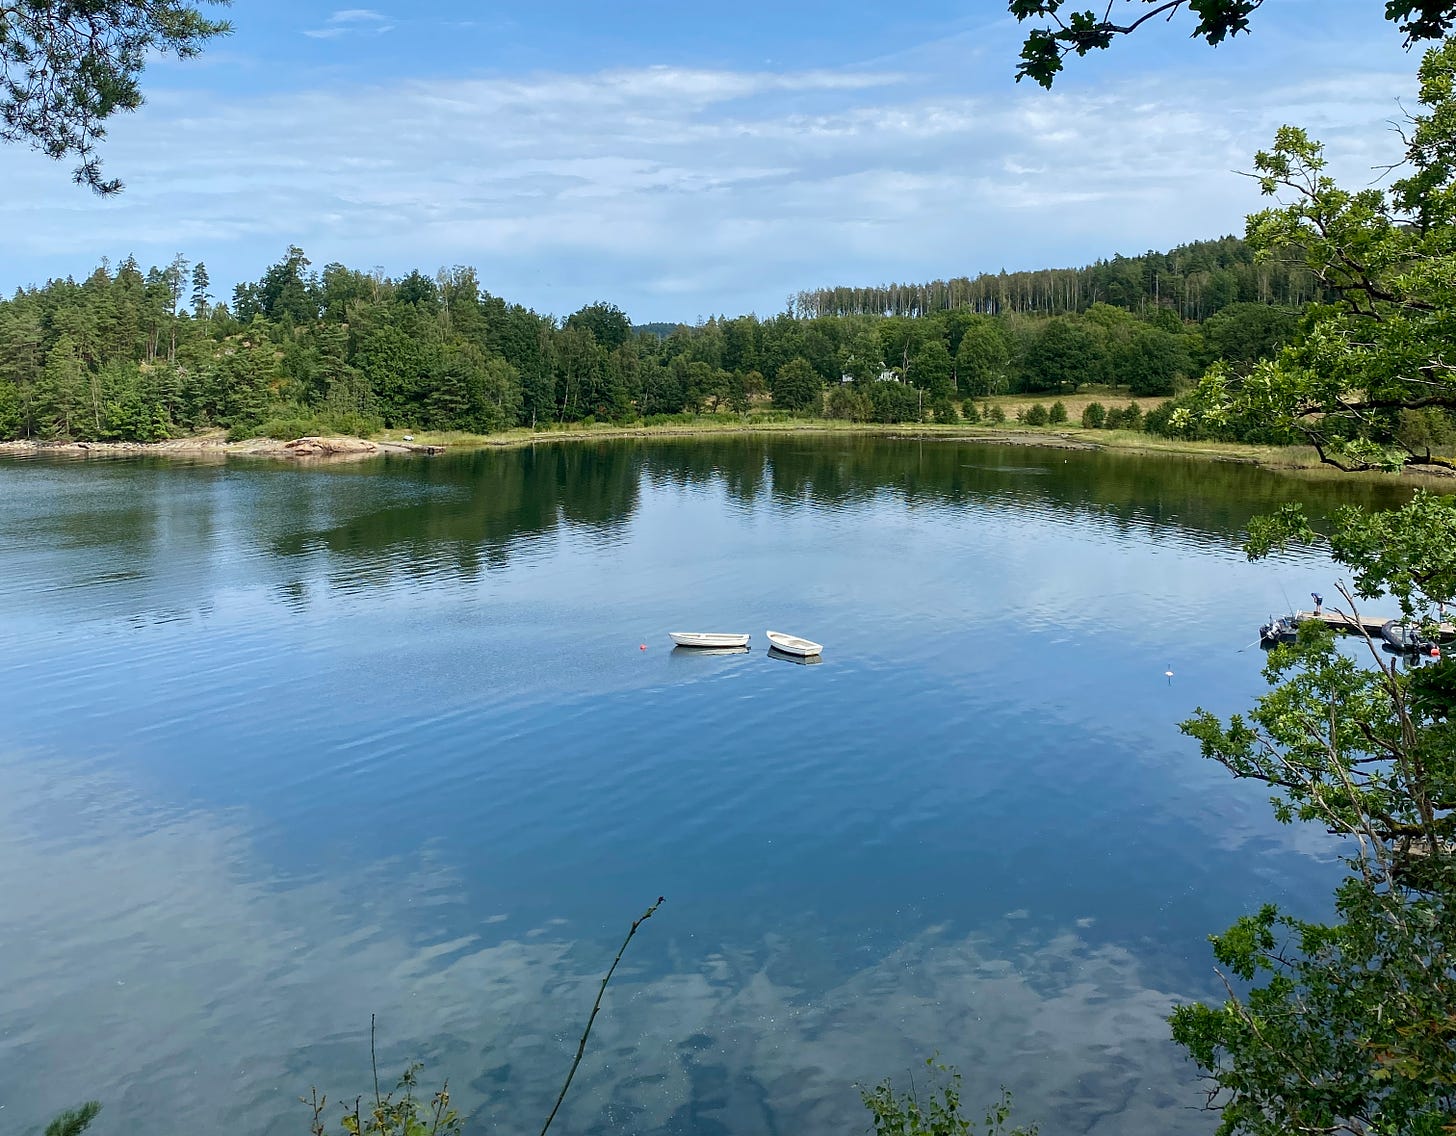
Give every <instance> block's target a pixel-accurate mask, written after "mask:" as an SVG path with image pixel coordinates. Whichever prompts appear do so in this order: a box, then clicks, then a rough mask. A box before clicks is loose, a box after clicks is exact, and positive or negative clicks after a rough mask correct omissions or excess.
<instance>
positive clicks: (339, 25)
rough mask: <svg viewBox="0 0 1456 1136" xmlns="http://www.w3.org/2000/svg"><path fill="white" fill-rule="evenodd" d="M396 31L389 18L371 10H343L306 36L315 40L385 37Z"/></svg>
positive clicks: (306, 32)
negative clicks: (348, 37) (387, 33)
mask: <svg viewBox="0 0 1456 1136" xmlns="http://www.w3.org/2000/svg"><path fill="white" fill-rule="evenodd" d="M393 30H394V24H393V23H391V22H390V20H389V17H387V16H383V15H381V14H380V13H378V12H375V11H373V10H372V9H369V8H343V9H340V10H339V11H337V12H335V13H333V15H331V16H330V17H329V18H328V19H327V20H325V21H324V26H323V27H321V28H311V29H306V30H305V31H304V33H303V34H304V35H306V36H309V37H311V38H313V39H337V38H339V37H340V36H346V35H383V34H384V33H385V32H390V31H393Z"/></svg>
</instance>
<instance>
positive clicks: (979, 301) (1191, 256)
mask: <svg viewBox="0 0 1456 1136" xmlns="http://www.w3.org/2000/svg"><path fill="white" fill-rule="evenodd" d="M1321 298H1322V297H1321V296H1320V294H1319V286H1318V283H1317V281H1316V280H1315V279H1314V277H1313V276H1312V275H1311V273H1310V272H1309V270H1308V269H1307V268H1306V267H1305V266H1304V265H1303V264H1302V263H1279V262H1275V261H1261V262H1258V263H1256V262H1255V260H1254V254H1253V252H1252V251H1251V250H1250V249H1249V247H1248V245H1246V244H1245V243H1244V242H1243V241H1242V240H1240V239H1239V238H1238V237H1222V238H1220V239H1218V240H1214V241H1194V242H1193V243H1192V244H1187V245H1179V246H1178V247H1177V248H1175V249H1173V251H1172V252H1146V253H1144V254H1143V255H1142V256H1115V257H1113V258H1112V259H1111V260H1099V261H1098V262H1097V263H1096V264H1093V265H1089V266H1088V267H1086V268H1044V269H1039V270H1037V271H1034V272H1005V271H1002V272H997V273H990V272H983V273H982V274H981V275H979V276H977V277H975V278H974V279H971V278H969V277H965V276H960V277H957V278H956V279H954V280H934V281H931V282H930V283H928V284H882V285H880V286H878V287H873V288H863V287H862V288H851V287H840V288H818V289H815V290H813V291H808V292H800V293H799V294H798V295H797V296H796V297H795V306H796V310H797V312H798V314H799V315H801V316H826V315H832V316H851V315H853V316H863V315H875V316H925V315H930V314H931V313H932V312H942V311H947V310H951V309H965V310H968V311H973V312H979V313H982V314H984V315H1006V314H1010V313H1013V312H1015V313H1019V314H1031V313H1039V314H1042V315H1058V314H1063V313H1068V312H1084V311H1086V310H1087V309H1088V308H1090V307H1092V306H1093V305H1094V304H1111V305H1112V306H1113V307H1117V308H1126V309H1127V310H1128V311H1131V312H1136V313H1139V314H1143V313H1146V312H1148V311H1152V310H1157V309H1162V308H1165V309H1167V310H1169V311H1172V312H1174V313H1176V314H1177V315H1179V316H1181V317H1182V318H1183V319H1185V320H1193V321H1201V320H1205V319H1207V318H1208V317H1209V316H1211V315H1213V314H1214V313H1215V312H1218V311H1220V310H1222V309H1223V308H1226V307H1228V306H1230V305H1231V304H1240V303H1243V304H1276V305H1283V306H1286V307H1294V308H1298V307H1303V306H1304V305H1305V304H1307V303H1309V302H1310V301H1311V300H1316V299H1321Z"/></svg>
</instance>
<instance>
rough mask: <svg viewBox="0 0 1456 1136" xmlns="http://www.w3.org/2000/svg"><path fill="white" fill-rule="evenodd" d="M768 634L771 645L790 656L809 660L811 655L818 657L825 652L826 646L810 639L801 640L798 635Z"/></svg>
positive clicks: (780, 632)
mask: <svg viewBox="0 0 1456 1136" xmlns="http://www.w3.org/2000/svg"><path fill="white" fill-rule="evenodd" d="M767 634H768V641H769V642H770V643H772V644H773V645H774V646H775V647H777V648H778V649H779V650H780V651H784V652H787V653H788V654H790V655H799V656H801V657H803V658H808V657H809V656H810V655H817V654H819V653H820V652H821V651H823V650H824V644H822V643H815V642H813V641H811V640H809V639H800V638H799V637H798V636H797V635H785V634H784V633H783V632H782V631H770V632H768V633H767Z"/></svg>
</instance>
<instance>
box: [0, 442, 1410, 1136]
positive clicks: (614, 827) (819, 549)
mask: <svg viewBox="0 0 1456 1136" xmlns="http://www.w3.org/2000/svg"><path fill="white" fill-rule="evenodd" d="M1396 492H1397V490H1395V489H1394V488H1390V489H1386V490H1377V489H1374V488H1371V487H1369V486H1361V485H1357V484H1354V483H1352V482H1338V483H1330V484H1327V485H1326V484H1323V483H1306V482H1299V481H1294V480H1288V479H1280V478H1277V477H1275V476H1273V475H1270V474H1266V473H1262V472H1260V471H1258V470H1254V469H1250V468H1246V467H1241V466H1232V465H1216V464H1207V463H1194V462H1187V461H1182V460H1177V459H1151V458H1134V457H1126V456H1106V455H1098V454H1090V453H1068V452H1061V451H1053V450H1036V449H1021V448H995V447H981V446H973V445H967V444H963V443H954V442H945V441H941V442H930V441H926V442H923V443H922V442H913V441H891V440H872V439H863V438H835V437H829V438H819V437H804V438H789V437H775V438H742V439H729V440H688V441H681V442H673V441H656V442H642V443H631V442H623V443H605V444H579V445H546V446H539V447H537V448H535V449H530V450H521V451H513V452H499V453H482V454H474V455H463V456H448V457H444V458H438V459H431V460H397V459H389V460H385V459H381V460H377V461H371V462H368V463H364V464H355V465H344V466H324V467H313V468H298V467H296V466H289V465H284V464H274V463H270V462H246V463H244V462H238V461H234V462H231V463H229V464H226V465H217V464H194V465H189V464H179V463H166V464H163V463H159V462H154V461H149V460H112V461H95V460H92V461H71V462H64V461H43V460H7V461H4V462H0V721H3V722H4V729H3V733H0V897H3V900H0V975H3V976H4V981H3V983H0V1131H4V1132H7V1133H8V1132H20V1133H26V1132H29V1131H32V1130H38V1128H39V1126H40V1125H41V1124H42V1123H43V1122H44V1121H45V1120H46V1119H47V1118H48V1117H49V1116H50V1115H53V1114H54V1113H55V1112H56V1111H58V1110H59V1109H61V1108H63V1107H67V1106H70V1105H74V1104H76V1103H78V1102H79V1101H82V1100H84V1099H87V1098H89V1097H96V1098H99V1099H101V1100H102V1101H103V1102H104V1105H105V1107H104V1111H103V1112H102V1115H101V1119H100V1120H99V1121H98V1123H97V1125H96V1126H95V1128H94V1129H93V1131H94V1132H96V1133H97V1136H107V1134H121V1133H134V1132H146V1133H148V1134H149V1136H195V1134H196V1133H198V1132H213V1131H216V1132H222V1131H226V1132H237V1133H250V1134H251V1133H259V1134H267V1136H274V1134H282V1133H302V1132H306V1130H307V1125H308V1120H309V1113H308V1111H307V1110H306V1109H305V1108H303V1107H302V1106H301V1105H299V1104H298V1103H297V1099H296V1098H297V1097H298V1096H299V1095H300V1094H304V1093H307V1091H308V1089H309V1087H310V1085H317V1086H318V1087H319V1089H320V1090H321V1091H324V1092H327V1093H328V1095H329V1096H330V1098H331V1100H333V1099H337V1098H341V1097H348V1098H351V1099H352V1097H353V1096H355V1095H356V1094H358V1093H361V1092H365V1091H366V1090H367V1089H368V1087H369V1084H370V1074H369V1022H370V1015H371V1014H373V1015H377V1020H378V1032H379V1054H380V1065H381V1075H382V1076H384V1077H386V1078H388V1079H390V1080H392V1079H393V1077H394V1076H395V1075H397V1073H398V1071H399V1070H400V1069H401V1068H402V1067H403V1065H404V1063H405V1062H406V1061H408V1060H409V1059H411V1058H413V1057H419V1058H421V1059H422V1060H424V1061H425V1062H426V1069H425V1071H424V1078H425V1080H426V1082H427V1083H431V1084H432V1083H434V1082H435V1081H436V1080H437V1079H438V1078H440V1077H446V1076H448V1077H449V1079H450V1084H451V1088H452V1090H453V1091H454V1093H455V1095H456V1099H457V1101H458V1102H459V1103H460V1104H461V1105H462V1106H463V1107H464V1108H466V1109H467V1110H468V1111H469V1112H470V1113H471V1115H472V1119H471V1121H470V1123H469V1124H468V1125H467V1130H468V1131H470V1132H472V1133H485V1132H487V1131H489V1132H499V1131H512V1132H514V1131H535V1130H536V1128H539V1126H540V1123H541V1121H542V1119H543V1118H544V1116H545V1114H546V1112H547V1111H549V1108H550V1103H551V1100H552V1099H553V1098H554V1095H555V1091H556V1089H557V1088H558V1087H559V1085H560V1081H561V1078H562V1077H563V1076H564V1075H565V1072H566V1069H567V1066H568V1064H569V1062H570V1058H571V1055H572V1053H573V1052H574V1050H575V1045H576V1038H577V1036H578V1035H579V1033H580V1030H581V1026H582V1024H583V1021H584V1018H585V1015H586V1012H587V1010H588V1009H589V1007H590V1004H591V999H592V997H593V996H594V993H595V987H596V984H597V982H598V981H599V979H600V976H601V974H602V972H603V971H604V970H605V968H606V966H607V965H608V963H609V962H610V961H611V958H612V955H613V954H614V952H615V951H616V948H617V946H618V944H619V943H620V941H621V938H622V936H623V934H624V933H625V932H626V928H627V925H628V924H629V923H630V921H631V920H632V918H633V917H634V916H636V915H637V914H639V913H640V912H641V911H642V910H643V909H644V908H645V907H646V906H647V905H648V904H649V903H650V902H651V901H652V900H653V899H655V898H656V897H657V896H658V895H659V894H663V895H666V896H667V903H666V904H665V905H664V906H663V907H662V909H661V910H660V912H659V913H658V914H657V915H656V916H655V917H654V918H653V919H652V920H651V921H650V922H649V923H647V924H646V925H645V926H644V927H643V929H642V931H641V933H640V934H639V936H638V937H637V939H636V940H635V941H634V942H633V944H632V946H631V949H630V951H629V953H628V955H627V958H626V960H625V961H624V963H623V964H622V967H621V969H620V970H619V972H618V975H617V977H616V979H615V980H614V981H613V984H612V986H611V987H610V989H609V990H608V993H607V996H606V999H605V1002H604V1008H603V1012H602V1015H601V1016H600V1017H599V1018H598V1019H597V1024H596V1027H595V1031H594V1033H593V1036H592V1039H591V1047H590V1049H589V1052H588V1055H587V1058H586V1060H585V1061H584V1062H583V1064H582V1066H581V1070H580V1072H579V1073H578V1076H577V1080H576V1083H575V1085H574V1086H573V1089H572V1093H571V1096H570V1097H569V1099H568V1101H567V1104H566V1105H565V1106H564V1109H563V1113H562V1115H561V1116H560V1117H558V1118H557V1122H556V1124H557V1127H556V1128H555V1129H553V1131H557V1130H559V1131H561V1132H563V1133H634V1134H639V1133H640V1134H647V1133H704V1134H719V1133H723V1134H729V1133H731V1134H735V1136H736V1134H744V1136H748V1134H759V1133H785V1134H790V1133H792V1134H800V1133H805V1134H812V1133H860V1132H864V1131H866V1130H867V1128H868V1117H867V1114H865V1113H864V1111H863V1110H862V1108H861V1106H860V1103H859V1099H858V1093H857V1091H856V1088H855V1085H856V1082H859V1083H871V1082H873V1081H875V1080H878V1079H879V1078H881V1077H883V1076H885V1075H892V1076H894V1077H896V1078H897V1079H898V1080H899V1081H900V1083H902V1084H904V1085H907V1086H908V1079H907V1078H908V1075H909V1073H910V1072H911V1070H912V1069H913V1070H916V1072H917V1081H918V1083H920V1084H922V1085H923V1078H921V1077H920V1076H919V1073H920V1072H921V1070H922V1068H923V1067H922V1066H921V1065H920V1063H921V1062H922V1060H923V1059H924V1058H925V1057H928V1056H930V1055H931V1054H932V1053H935V1052H937V1051H938V1052H939V1054H940V1056H941V1058H942V1060H945V1061H947V1062H950V1063H953V1064H955V1065H958V1066H959V1067H960V1068H961V1070H962V1071H963V1072H964V1074H965V1077H966V1084H965V1090H966V1098H967V1100H969V1101H972V1102H976V1103H977V1104H979V1103H980V1102H983V1101H986V1102H989V1101H990V1100H991V1099H992V1098H993V1097H994V1096H995V1094H996V1092H997V1089H998V1086H1000V1085H1002V1084H1005V1085H1006V1086H1007V1087H1008V1088H1010V1089H1011V1090H1012V1091H1013V1093H1014V1094H1015V1096H1016V1115H1017V1118H1018V1119H1020V1120H1024V1121H1031V1120H1036V1121H1039V1122H1040V1123H1041V1124H1042V1128H1043V1131H1044V1132H1047V1133H1048V1134H1049V1136H1050V1134H1053V1133H1064V1132H1076V1133H1082V1132H1087V1133H1099V1134H1102V1133H1106V1134H1109V1136H1110V1134H1113V1133H1117V1134H1133V1136H1137V1134H1142V1133H1147V1134H1153V1133H1159V1134H1162V1133H1205V1132H1208V1131H1210V1130H1211V1128H1212V1124H1211V1121H1210V1119H1209V1118H1208V1117H1207V1116H1206V1115H1204V1114H1202V1113H1200V1112H1198V1111H1195V1109H1196V1106H1197V1105H1198V1104H1199V1103H1200V1102H1201V1100H1202V1096H1201V1093H1200V1091H1199V1089H1198V1087H1197V1085H1196V1083H1195V1081H1194V1070H1193V1068H1192V1067H1191V1066H1190V1065H1188V1064H1187V1063H1186V1062H1185V1061H1184V1060H1183V1059H1182V1057H1181V1055H1180V1053H1179V1052H1178V1051H1177V1050H1175V1049H1174V1047H1173V1046H1172V1044H1171V1043H1170V1042H1169V1041H1167V1027H1166V1025H1165V1023H1164V1017H1165V1016H1166V1014H1167V1013H1168V1011H1169V1009H1170V1007H1171V1006H1172V1005H1173V1004H1174V1003H1175V1002H1176V1001H1177V1000H1179V999H1186V998H1197V997H1217V996H1218V994H1219V987H1218V985H1217V982H1216V979H1215V977H1214V975H1213V972H1212V965H1213V960H1212V957H1211V954H1210V952H1209V949H1208V945H1207V942H1206V936H1207V934H1208V933H1210V932H1213V931H1218V930H1222V929H1223V928H1224V927H1225V926H1227V925H1228V924H1229V923H1230V922H1231V921H1232V920H1233V919H1235V918H1236V917H1237V916H1238V915H1240V914H1241V913H1243V912H1246V911H1248V910H1250V909H1251V908H1252V907H1254V906H1256V905H1257V904H1259V903H1260V902H1262V901H1266V900H1276V901H1279V902H1281V903H1285V904H1287V905H1289V906H1291V907H1292V908H1294V909H1295V910H1297V911H1300V912H1303V913H1306V914H1320V913H1323V911H1324V909H1325V908H1324V905H1325V896H1327V895H1328V888H1329V885H1330V883H1331V881H1332V879H1333V878H1334V871H1335V865H1334V863H1333V854H1334V849H1333V848H1332V847H1331V845H1330V844H1329V842H1328V840H1327V839H1326V838H1325V837H1323V836H1322V835H1321V834H1320V833H1318V832H1314V831H1311V830H1292V829H1287V828H1281V827H1280V826H1278V825H1276V824H1275V823H1274V822H1273V821H1272V819H1271V818H1270V816H1269V809H1268V806H1267V803H1266V800H1265V798H1266V796H1267V794H1266V793H1265V792H1262V791H1261V790H1260V789H1259V787H1258V786H1254V785H1250V784H1239V783H1236V782H1234V781H1233V779H1232V778H1230V777H1229V776H1228V775H1227V774H1225V773H1223V772H1222V771H1221V770H1220V769H1218V768H1217V767H1215V766H1214V765H1213V764H1212V763H1209V762H1205V761H1203V760H1202V759H1200V757H1199V756H1198V754H1197V750H1196V747H1195V746H1194V745H1192V744H1191V743H1190V742H1188V741H1187V740H1186V739H1183V738H1182V737H1180V735H1179V734H1178V732H1177V729H1176V723H1177V721H1179V720H1180V719H1181V718H1183V717H1185V716H1187V715H1188V714H1189V713H1190V712H1191V711H1192V710H1193V709H1194V707H1195V706H1197V705H1199V704H1202V705H1205V706H1207V707H1209V708H1210V709H1213V710H1215V711H1218V712H1222V713H1228V712H1231V711H1233V710H1236V709H1239V708H1241V707H1243V706H1245V705H1247V704H1248V703H1249V702H1250V700H1251V699H1252V697H1253V696H1254V695H1256V694H1257V693H1258V692H1259V691H1260V690H1261V689H1262V680H1261V678H1260V676H1259V668H1260V665H1261V656H1260V653H1259V651H1258V650H1257V648H1253V649H1246V648H1248V647H1249V644H1250V641H1251V640H1252V639H1254V638H1255V636H1256V628H1257V626H1258V624H1259V623H1260V622H1261V621H1262V619H1263V617H1264V616H1266V615H1267V614H1268V613H1269V612H1271V611H1281V610H1288V608H1289V607H1290V605H1291V601H1293V602H1298V601H1300V600H1301V599H1307V596H1308V593H1309V592H1310V591H1311V590H1319V591H1323V592H1325V593H1326V594H1328V593H1330V592H1331V591H1333V584H1334V581H1335V579H1336V577H1335V574H1334V571H1333V570H1332V568H1331V566H1330V564H1329V562H1328V561H1327V560H1326V559H1324V558H1323V556H1322V555H1321V554H1317V553H1309V554H1292V555H1289V556H1285V557H1283V558H1281V559H1277V560H1274V561H1270V562H1265V563H1261V564H1257V565H1250V564H1248V563H1246V562H1245V560H1244V558H1243V556H1242V554H1241V553H1240V552H1239V549H1238V543H1239V539H1240V530H1241V528H1242V526H1243V525H1244V524H1245V522H1246V521H1247V519H1248V517H1249V516H1250V515H1251V514H1253V513H1256V512H1260V511H1264V510H1267V509H1269V508H1271V507H1272V506H1274V505H1276V504H1278V503H1279V502H1281V501H1283V500H1286V499H1288V498H1290V497H1297V498H1301V499H1304V500H1306V501H1308V502H1309V503H1310V504H1311V506H1312V507H1314V508H1315V509H1321V508H1326V507H1328V506H1331V505H1333V504H1335V503H1336V501H1337V500H1342V501H1348V500H1357V501H1363V502H1365V503H1368V504H1385V505H1388V504H1394V503H1395V493H1396ZM1286 597H1287V598H1286ZM767 627H772V628H775V629H782V630H787V631H790V632H792V633H796V634H800V635H806V636H809V637H811V638H813V639H817V640H819V641H821V642H823V643H825V644H826V645H827V646H826V650H825V653H824V657H823V662H822V663H821V664H819V665H817V666H799V665H793V664H791V663H788V662H784V661H780V660H776V659H774V658H771V657H770V656H769V655H768V654H767V653H766V651H765V649H764V648H765V647H766V646H767V642H766V640H765V639H764V636H763V632H764V629H765V628H767ZM669 630H712V631H751V632H752V633H753V636H754V638H753V650H752V651H751V652H750V653H749V654H746V655H735V656H707V657H701V656H693V655H689V654H685V653H683V652H681V651H673V650H672V649H671V644H670V642H669V641H668V639H667V632H668V631H669ZM644 644H645V646H646V650H641V649H640V645H644ZM1168 670H1171V671H1173V676H1172V678H1171V679H1170V678H1168V677H1166V676H1165V673H1164V672H1165V671H1168ZM329 1112H330V1114H333V1113H334V1105H333V1104H332V1103H331V1104H330V1106H329ZM532 1125H535V1126H536V1128H532Z"/></svg>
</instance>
